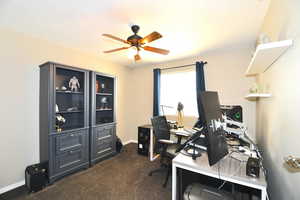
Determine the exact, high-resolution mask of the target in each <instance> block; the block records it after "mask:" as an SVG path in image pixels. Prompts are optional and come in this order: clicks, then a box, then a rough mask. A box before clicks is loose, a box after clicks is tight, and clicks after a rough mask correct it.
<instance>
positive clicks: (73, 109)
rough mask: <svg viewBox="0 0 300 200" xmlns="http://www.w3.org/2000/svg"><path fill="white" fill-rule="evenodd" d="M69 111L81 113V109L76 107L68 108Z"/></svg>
mask: <svg viewBox="0 0 300 200" xmlns="http://www.w3.org/2000/svg"><path fill="white" fill-rule="evenodd" d="M67 111H68V112H74V111H79V109H78V107H76V106H74V107H71V108H68V109H67Z"/></svg>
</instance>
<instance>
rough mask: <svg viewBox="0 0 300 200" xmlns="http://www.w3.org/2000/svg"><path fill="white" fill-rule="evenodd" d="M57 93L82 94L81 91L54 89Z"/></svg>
mask: <svg viewBox="0 0 300 200" xmlns="http://www.w3.org/2000/svg"><path fill="white" fill-rule="evenodd" d="M56 93H57V94H84V93H83V92H71V91H69V92H67V91H61V90H56Z"/></svg>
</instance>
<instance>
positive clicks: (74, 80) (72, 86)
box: [69, 76, 80, 92]
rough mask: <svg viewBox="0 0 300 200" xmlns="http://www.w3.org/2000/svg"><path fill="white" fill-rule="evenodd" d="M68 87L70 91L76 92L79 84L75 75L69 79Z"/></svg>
mask: <svg viewBox="0 0 300 200" xmlns="http://www.w3.org/2000/svg"><path fill="white" fill-rule="evenodd" d="M69 88H70V89H71V91H72V92H78V88H80V84H79V81H78V79H77V78H76V76H73V77H72V78H71V79H70V81H69Z"/></svg>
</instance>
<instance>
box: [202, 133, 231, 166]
mask: <svg viewBox="0 0 300 200" xmlns="http://www.w3.org/2000/svg"><path fill="white" fill-rule="evenodd" d="M205 137H206V141H207V156H208V162H209V165H210V166H212V165H214V164H216V163H217V162H219V160H221V159H222V158H223V157H225V156H226V155H227V154H228V145H227V142H226V138H225V135H224V131H223V130H222V129H218V130H216V131H213V130H212V128H209V129H208V132H207V133H206V136H205Z"/></svg>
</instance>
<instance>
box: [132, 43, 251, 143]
mask: <svg viewBox="0 0 300 200" xmlns="http://www.w3.org/2000/svg"><path fill="white" fill-rule="evenodd" d="M250 59H251V49H249V48H240V49H225V50H216V51H214V52H211V53H206V54H203V55H201V56H197V57H195V58H193V59H185V60H178V61H173V62H168V63H164V64H160V65H156V66H151V67H150V66H149V67H141V68H134V69H132V70H131V74H132V77H131V83H132V84H131V89H130V91H131V95H130V96H131V102H132V105H134V106H132V108H131V116H132V117H131V118H130V119H129V120H130V132H131V133H135V134H134V138H135V139H136V137H137V134H136V127H137V126H139V125H142V124H148V123H150V118H151V116H152V105H153V68H164V67H172V66H179V65H185V64H191V63H195V62H196V61H201V60H203V61H207V62H208V64H207V65H205V81H206V89H207V90H213V91H218V92H219V98H220V102H221V104H226V105H227V104H228V105H242V107H243V109H244V119H245V122H246V124H248V127H249V133H250V135H251V136H255V114H256V113H255V109H256V108H255V103H254V102H249V101H247V100H246V99H244V96H245V95H246V94H247V93H248V89H249V88H250V87H251V85H252V84H253V82H254V79H253V78H247V77H245V76H244V73H245V71H246V69H247V66H248V64H249V62H250ZM195 121H196V118H193V117H188V118H185V125H187V126H193V125H194V123H195Z"/></svg>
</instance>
